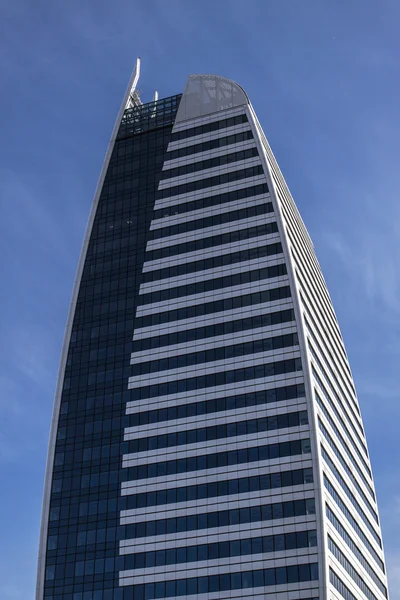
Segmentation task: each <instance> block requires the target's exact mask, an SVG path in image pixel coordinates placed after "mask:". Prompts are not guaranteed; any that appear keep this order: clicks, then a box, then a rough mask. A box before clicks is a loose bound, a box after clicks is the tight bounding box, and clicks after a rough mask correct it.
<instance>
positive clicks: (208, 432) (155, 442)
mask: <svg viewBox="0 0 400 600" xmlns="http://www.w3.org/2000/svg"><path fill="white" fill-rule="evenodd" d="M299 425H308V416H307V411H305V410H302V411H298V412H292V413H283V414H280V415H271V416H270V417H260V418H259V419H250V420H249V421H235V422H233V423H221V424H220V425H211V426H209V427H200V428H199V429H183V430H180V431H174V432H172V433H165V434H163V435H156V436H152V437H144V438H139V439H135V440H129V442H128V448H129V450H128V452H129V453H131V452H146V451H148V450H159V449H160V448H173V447H175V446H184V445H186V444H199V443H201V442H209V441H211V440H220V439H223V438H230V437H237V436H241V435H251V434H253V433H262V432H263V431H274V430H276V429H286V428H288V427H298V426H299ZM254 450H255V451H256V452H258V450H257V448H254ZM210 460H211V459H210ZM255 460H257V459H255ZM244 462H246V461H244Z"/></svg>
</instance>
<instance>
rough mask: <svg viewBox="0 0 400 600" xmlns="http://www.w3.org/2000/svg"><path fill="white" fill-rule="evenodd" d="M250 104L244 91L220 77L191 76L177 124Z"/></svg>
mask: <svg viewBox="0 0 400 600" xmlns="http://www.w3.org/2000/svg"><path fill="white" fill-rule="evenodd" d="M243 104H249V98H248V96H247V94H246V92H245V91H244V89H243V88H242V87H241V86H240V85H239V84H237V83H236V82H235V81H232V80H231V79H226V78H225V77H220V76H219V75H190V76H189V78H188V80H187V82H186V87H185V91H184V92H183V96H182V100H181V102H180V105H179V110H178V114H177V117H176V122H177V123H178V122H179V121H186V120H187V119H193V118H194V117H202V116H204V115H209V114H211V113H214V112H218V111H220V110H225V109H227V108H233V107H234V106H242V105H243Z"/></svg>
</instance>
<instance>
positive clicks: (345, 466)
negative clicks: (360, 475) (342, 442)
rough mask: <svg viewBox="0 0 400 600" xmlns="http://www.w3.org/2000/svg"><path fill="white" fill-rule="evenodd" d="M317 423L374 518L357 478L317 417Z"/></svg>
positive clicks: (373, 511) (373, 512) (372, 510)
mask: <svg viewBox="0 0 400 600" xmlns="http://www.w3.org/2000/svg"><path fill="white" fill-rule="evenodd" d="M318 423H319V428H320V431H321V432H322V434H323V436H324V438H325V440H326V441H327V442H328V445H329V447H330V449H331V450H332V452H333V453H334V454H335V456H336V457H337V459H338V460H339V462H340V464H341V465H342V467H343V469H344V470H345V471H346V474H347V476H348V477H349V479H350V480H351V482H352V484H353V485H354V487H355V488H356V490H357V492H358V493H359V494H360V496H361V498H362V499H363V500H364V502H365V504H366V505H367V507H368V510H369V511H370V512H371V514H372V515H373V516H374V518H375V515H376V513H375V510H374V508H373V506H372V505H371V503H370V501H369V499H368V498H367V496H366V494H365V492H364V490H363V489H362V487H361V485H360V484H359V483H358V481H357V478H356V477H355V476H354V473H353V469H352V468H351V467H349V465H348V464H347V462H346V461H345V459H344V457H343V454H342V452H341V450H340V449H339V448H338V447H337V445H336V444H335V442H334V441H333V438H332V436H331V435H330V434H329V431H328V430H327V429H326V427H325V425H324V424H323V423H322V421H321V419H320V418H319V417H318ZM375 520H377V517H376V519H375Z"/></svg>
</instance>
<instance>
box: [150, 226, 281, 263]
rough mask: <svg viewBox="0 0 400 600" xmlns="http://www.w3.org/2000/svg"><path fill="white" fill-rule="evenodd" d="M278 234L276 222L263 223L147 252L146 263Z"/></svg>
mask: <svg viewBox="0 0 400 600" xmlns="http://www.w3.org/2000/svg"><path fill="white" fill-rule="evenodd" d="M277 232H278V225H277V224H276V221H272V222H271V223H262V224H260V225H255V226H254V227H248V228H247V229H237V230H235V231H228V232H227V233H218V234H217V235H211V236H208V237H202V238H201V239H198V240H191V241H185V242H181V243H179V244H174V245H172V246H165V247H164V248H156V249H154V250H147V252H146V261H151V260H161V259H163V258H169V257H170V256H176V255H178V254H186V253H188V252H197V251H198V250H205V249H207V248H212V247H214V246H223V245H224V244H235V243H236V242H239V241H241V240H248V239H251V238H254V237H259V236H262V235H270V234H272V233H277Z"/></svg>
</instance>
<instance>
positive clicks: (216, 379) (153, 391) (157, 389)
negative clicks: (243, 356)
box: [132, 358, 302, 400]
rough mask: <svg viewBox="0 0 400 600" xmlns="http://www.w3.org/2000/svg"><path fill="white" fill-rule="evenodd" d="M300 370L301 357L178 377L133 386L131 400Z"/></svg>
mask: <svg viewBox="0 0 400 600" xmlns="http://www.w3.org/2000/svg"><path fill="white" fill-rule="evenodd" d="M301 370H302V366H301V359H300V358H292V359H288V360H281V361H278V362H274V363H267V364H265V365H256V366H254V367H245V368H243V369H235V370H233V371H222V372H220V373H209V374H208V375H201V376H199V377H190V378H189V379H178V380H177V381H168V382H164V383H158V384H154V385H147V386H144V387H139V388H133V389H132V400H143V399H145V398H156V397H157V396H165V395H168V394H179V393H181V392H190V391H193V390H201V389H203V388H208V387H215V386H219V385H229V384H232V383H239V382H241V381H248V380H250V379H260V378H264V377H275V376H276V375H284V374H286V373H298V372H299V371H301Z"/></svg>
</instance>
